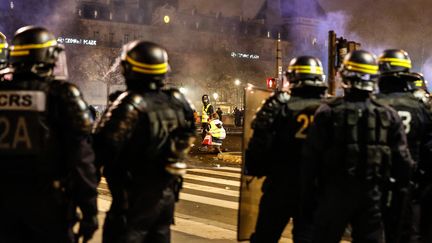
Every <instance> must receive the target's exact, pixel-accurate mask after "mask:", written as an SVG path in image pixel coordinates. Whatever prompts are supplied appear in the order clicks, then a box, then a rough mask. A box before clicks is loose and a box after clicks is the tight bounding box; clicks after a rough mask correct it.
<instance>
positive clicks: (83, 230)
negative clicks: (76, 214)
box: [78, 215, 99, 242]
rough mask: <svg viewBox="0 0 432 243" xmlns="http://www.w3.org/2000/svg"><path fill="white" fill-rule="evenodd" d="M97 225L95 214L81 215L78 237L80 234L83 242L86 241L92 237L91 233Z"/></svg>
mask: <svg viewBox="0 0 432 243" xmlns="http://www.w3.org/2000/svg"><path fill="white" fill-rule="evenodd" d="M98 227H99V223H98V219H97V216H96V215H95V216H93V217H83V219H82V220H81V222H80V228H79V231H78V237H81V236H82V237H83V238H84V241H83V242H87V241H88V240H90V239H91V238H92V237H93V234H94V232H95V231H96V230H97V229H98Z"/></svg>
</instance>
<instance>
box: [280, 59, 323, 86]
mask: <svg viewBox="0 0 432 243" xmlns="http://www.w3.org/2000/svg"><path fill="white" fill-rule="evenodd" d="M286 77H287V79H288V82H289V84H290V88H291V89H294V88H302V87H305V86H312V87H322V88H326V87H327V84H326V82H325V75H324V71H323V66H322V64H321V61H320V60H319V59H318V58H316V57H312V56H300V57H295V58H293V59H291V61H290V63H289V65H288V70H287V72H286Z"/></svg>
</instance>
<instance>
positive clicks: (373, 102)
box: [370, 98, 387, 107]
mask: <svg viewBox="0 0 432 243" xmlns="http://www.w3.org/2000/svg"><path fill="white" fill-rule="evenodd" d="M370 100H371V102H372V104H374V105H376V106H380V107H382V106H387V104H386V103H385V102H384V101H382V100H379V99H374V98H372V99H370Z"/></svg>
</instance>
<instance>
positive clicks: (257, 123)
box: [252, 92, 290, 129]
mask: <svg viewBox="0 0 432 243" xmlns="http://www.w3.org/2000/svg"><path fill="white" fill-rule="evenodd" d="M289 99H290V95H289V94H288V93H286V92H275V93H273V94H272V95H271V96H270V97H269V98H267V100H265V101H264V103H263V105H262V106H261V107H260V108H259V109H258V111H257V113H256V114H255V118H254V120H253V121H252V128H253V129H265V128H269V127H271V126H272V125H273V123H274V122H275V120H276V117H277V116H278V114H279V113H280V112H281V110H282V109H283V106H284V105H285V104H286V103H288V101H289Z"/></svg>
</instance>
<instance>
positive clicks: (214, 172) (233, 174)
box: [188, 169, 241, 178]
mask: <svg viewBox="0 0 432 243" xmlns="http://www.w3.org/2000/svg"><path fill="white" fill-rule="evenodd" d="M188 171H192V172H199V173H206V174H210V175H220V176H226V177H233V178H240V176H241V175H240V173H238V172H225V171H218V170H206V169H189V170H188Z"/></svg>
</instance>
